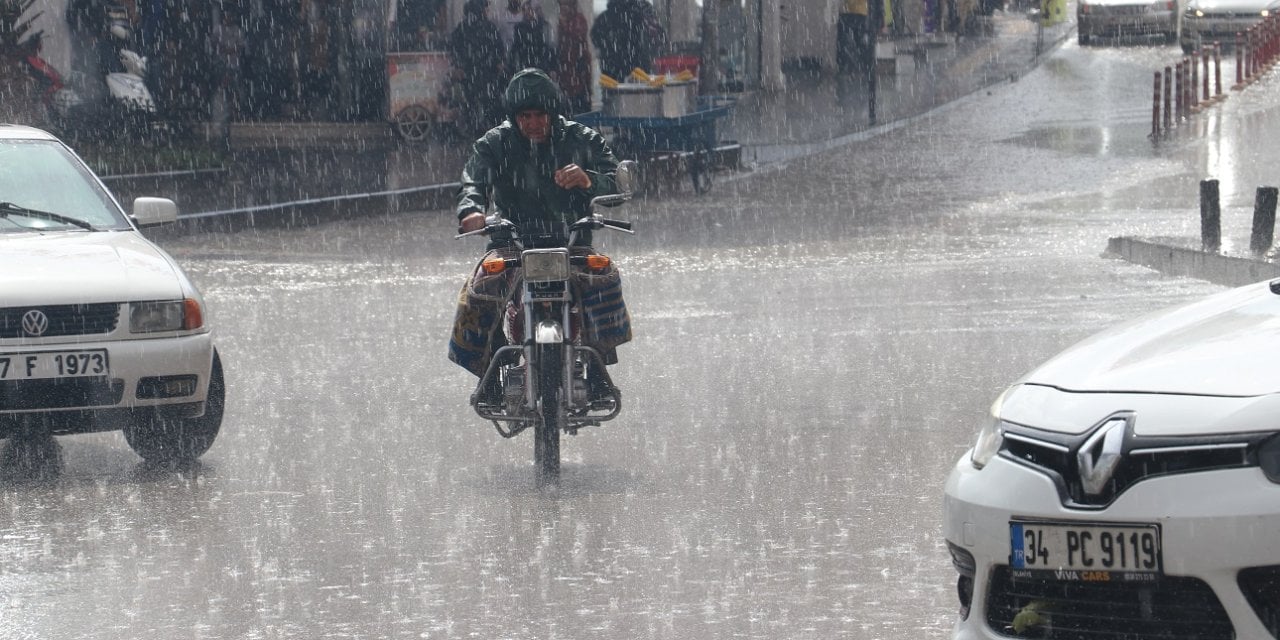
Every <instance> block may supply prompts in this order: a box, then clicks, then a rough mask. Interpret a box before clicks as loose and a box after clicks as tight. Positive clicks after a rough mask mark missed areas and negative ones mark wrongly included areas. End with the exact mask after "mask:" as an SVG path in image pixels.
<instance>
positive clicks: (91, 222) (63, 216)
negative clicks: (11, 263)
mask: <svg viewBox="0 0 1280 640" xmlns="http://www.w3.org/2000/svg"><path fill="white" fill-rule="evenodd" d="M0 202H4V203H6V205H5V206H4V207H3V210H0V233H6V232H15V231H31V230H42V231H43V230H53V229H57V230H75V231H83V230H84V229H86V228H89V227H92V228H94V229H128V228H130V226H129V223H128V221H127V220H126V219H125V218H124V216H123V215H122V214H121V212H120V209H119V207H117V206H116V204H115V202H114V201H113V200H112V199H111V196H110V194H108V193H107V192H106V190H104V189H103V188H102V187H101V186H100V185H99V184H98V182H97V180H96V179H94V177H93V174H92V173H90V172H89V170H88V169H87V168H85V167H84V165H83V164H81V163H80V162H79V161H78V160H77V159H76V158H75V156H74V155H73V154H72V153H71V152H70V151H68V150H67V148H66V147H64V146H63V145H61V144H60V143H58V142H55V141H52V140H0ZM23 210H31V211H32V212H33V213H31V214H30V215H24V214H23ZM49 214H53V215H49ZM74 221H79V222H83V223H85V224H80V223H79V222H74Z"/></svg>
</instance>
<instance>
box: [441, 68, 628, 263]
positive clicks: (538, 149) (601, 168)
mask: <svg viewBox="0 0 1280 640" xmlns="http://www.w3.org/2000/svg"><path fill="white" fill-rule="evenodd" d="M561 104H562V103H561V100H560V90H559V88H558V87H557V86H556V84H555V83H554V82H552V80H551V78H549V77H547V75H546V74H545V73H543V72H542V71H540V70H538V69H525V70H524V71H521V72H519V73H517V74H516V75H515V76H514V77H513V78H511V82H510V83H509V84H508V85H507V90H506V93H505V94H504V95H503V107H504V108H505V109H506V112H507V120H505V121H504V122H503V123H502V124H500V125H498V126H496V127H494V128H493V129H490V130H489V131H488V132H487V133H485V134H484V136H482V137H481V138H480V139H479V140H477V141H476V142H475V144H474V145H473V146H472V151H471V159H470V160H468V161H467V164H466V166H465V167H464V168H463V170H462V187H461V188H459V190H458V210H457V211H458V219H459V220H461V219H462V218H464V217H466V216H467V215H469V214H471V213H474V212H480V213H485V212H486V210H487V209H488V205H489V203H490V200H489V198H490V194H492V198H493V204H494V206H495V207H496V208H497V210H498V211H499V212H501V213H502V216H503V217H504V218H506V219H508V220H511V221H512V222H514V223H516V224H517V225H519V226H520V227H521V228H522V229H530V230H538V229H544V228H546V223H560V222H564V223H568V222H573V221H575V220H577V219H579V218H581V217H583V216H585V215H587V214H588V213H590V211H591V207H590V204H591V199H592V198H594V197H596V196H601V195H609V194H612V193H616V192H617V183H616V181H615V178H616V176H617V171H618V159H617V158H616V157H615V156H614V155H613V151H611V150H610V149H609V146H608V144H606V142H605V139H604V136H602V135H600V133H598V132H597V131H595V130H594V129H591V128H590V127H587V126H585V125H582V124H579V123H577V122H573V121H570V120H566V119H565V118H564V117H562V116H561V115H560V109H561ZM526 109H542V110H544V111H546V112H547V114H548V115H550V116H551V136H550V138H549V139H548V140H547V142H545V143H542V144H534V143H532V142H530V141H529V139H528V138H525V137H524V136H523V135H522V134H521V133H520V130H519V129H518V128H517V127H516V124H515V120H516V113H518V112H520V111H523V110H526ZM569 164H576V165H578V166H580V167H582V168H583V170H585V171H586V172H587V175H588V176H590V177H591V188H589V189H561V188H560V187H559V186H557V185H556V183H555V172H556V170H558V169H560V168H561V167H564V166H566V165H569ZM580 242H581V243H582V244H590V242H591V239H590V235H589V234H584V237H582V238H581V239H580Z"/></svg>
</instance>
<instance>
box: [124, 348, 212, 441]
mask: <svg viewBox="0 0 1280 640" xmlns="http://www.w3.org/2000/svg"><path fill="white" fill-rule="evenodd" d="M225 404H226V385H225V383H224V381H223V377H222V359H221V358H220V357H218V352H217V350H214V352H213V365H212V366H211V367H210V370H209V393H208V396H207V397H206V399H205V403H204V415H202V416H200V417H198V418H162V417H160V416H159V415H157V414H155V413H148V414H144V415H142V416H139V417H137V418H135V420H134V421H133V422H131V423H130V424H129V425H127V426H126V427H125V428H124V439H125V441H126V442H128V443H129V446H130V447H131V448H132V449H133V451H134V452H135V453H137V454H138V455H140V456H142V459H143V460H146V461H147V462H150V463H157V464H174V463H185V462H191V461H193V460H195V459H196V458H199V457H200V456H202V455H204V452H206V451H208V450H209V447H211V446H213V441H214V439H215V438H217V437H218V431H219V430H220V429H221V428H222V412H223V408H224V406H225Z"/></svg>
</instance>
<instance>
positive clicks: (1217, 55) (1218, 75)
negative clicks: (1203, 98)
mask: <svg viewBox="0 0 1280 640" xmlns="http://www.w3.org/2000/svg"><path fill="white" fill-rule="evenodd" d="M1213 97H1215V98H1220V97H1222V45H1221V44H1219V43H1217V42H1215V43H1213Z"/></svg>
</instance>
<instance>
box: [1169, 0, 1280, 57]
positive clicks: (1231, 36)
mask: <svg viewBox="0 0 1280 640" xmlns="http://www.w3.org/2000/svg"><path fill="white" fill-rule="evenodd" d="M1277 10H1280V0H1187V7H1186V9H1185V10H1184V11H1183V13H1182V36H1181V38H1180V40H1179V41H1180V42H1181V44H1182V50H1183V51H1184V52H1186V53H1191V52H1192V51H1196V50H1198V49H1200V48H1201V47H1202V46H1204V45H1208V44H1213V43H1215V42H1219V43H1222V44H1224V45H1234V44H1236V43H1237V40H1238V35H1239V34H1242V33H1244V32H1245V31H1247V30H1248V29H1249V27H1251V26H1253V25H1255V24H1257V23H1258V22H1261V21H1262V19H1263V18H1266V17H1267V16H1269V15H1271V14H1272V13H1274V12H1276V11H1277Z"/></svg>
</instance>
